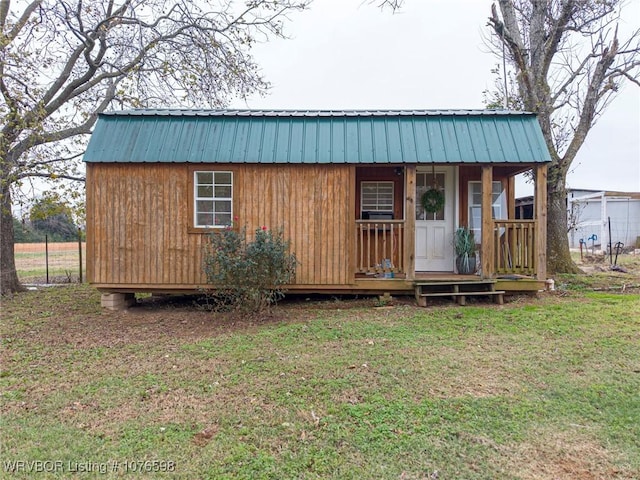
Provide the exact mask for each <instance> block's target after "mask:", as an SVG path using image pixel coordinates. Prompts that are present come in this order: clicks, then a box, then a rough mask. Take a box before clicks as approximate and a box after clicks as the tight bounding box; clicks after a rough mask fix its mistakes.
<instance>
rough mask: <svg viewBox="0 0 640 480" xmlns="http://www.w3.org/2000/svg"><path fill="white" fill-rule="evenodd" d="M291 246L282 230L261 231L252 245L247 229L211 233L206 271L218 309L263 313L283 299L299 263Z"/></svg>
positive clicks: (206, 243) (205, 265) (204, 257)
mask: <svg viewBox="0 0 640 480" xmlns="http://www.w3.org/2000/svg"><path fill="white" fill-rule="evenodd" d="M289 245H290V242H289V241H288V240H284V238H283V229H282V228H280V229H278V230H269V229H267V227H262V228H259V229H257V230H256V232H255V238H254V239H253V240H252V241H248V240H247V235H246V228H242V229H239V230H236V229H233V228H231V227H228V228H225V229H224V230H221V231H216V232H212V233H210V234H209V235H208V237H207V241H205V244H204V248H205V251H204V256H203V259H204V266H203V267H204V272H205V274H206V277H207V282H208V283H209V284H210V285H211V286H212V287H213V293H214V295H213V298H214V299H215V301H216V307H217V308H221V307H224V308H228V309H237V310H242V311H245V312H262V311H264V310H266V309H268V308H269V307H270V306H271V305H273V304H275V303H276V302H277V301H278V300H279V299H281V298H282V297H283V296H284V291H285V290H284V288H283V287H284V285H287V284H288V283H291V282H292V281H293V279H294V278H295V270H296V264H297V260H296V257H295V255H294V254H293V253H289Z"/></svg>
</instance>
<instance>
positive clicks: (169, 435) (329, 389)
mask: <svg viewBox="0 0 640 480" xmlns="http://www.w3.org/2000/svg"><path fill="white" fill-rule="evenodd" d="M145 300H149V302H147V303H145V304H144V305H143V306H141V307H134V308H132V309H130V310H129V311H127V312H102V311H101V310H100V307H99V296H98V294H97V293H96V292H94V291H93V290H92V289H91V288H90V287H88V286H86V285H70V286H61V287H55V288H49V289H45V290H41V291H38V292H29V293H25V294H20V295H17V296H15V297H13V298H9V299H3V305H2V325H1V334H2V358H3V361H2V371H1V373H0V386H1V388H2V403H1V413H2V418H1V424H0V427H1V428H0V432H1V436H2V451H1V455H0V457H1V458H2V462H3V467H2V468H3V470H2V475H6V473H7V470H8V469H9V468H10V467H13V468H14V469H16V466H17V470H19V471H17V472H15V477H16V478H31V477H33V471H35V470H32V471H31V472H30V471H29V470H28V469H29V468H40V469H41V470H46V469H47V466H48V467H49V468H48V469H49V470H50V471H49V472H44V473H41V474H39V475H38V477H37V478H53V477H57V478H63V477H64V478H66V477H68V476H69V475H70V472H72V471H77V470H82V469H85V470H87V469H93V471H92V472H88V473H86V474H82V473H80V474H78V475H79V476H80V477H82V478H93V477H99V478H112V477H117V476H125V474H126V473H132V471H133V470H137V471H136V473H135V475H137V476H138V478H142V477H147V476H149V473H147V471H152V470H158V471H160V472H159V476H161V477H162V476H164V477H165V478H247V479H249V478H251V479H253V478H258V479H260V478H265V479H266V478H269V479H271V478H273V479H289V478H306V479H313V478H336V479H350V478H353V479H369V478H371V479H379V478H385V479H386V478H390V479H431V478H438V479H576V478H577V479H581V478H606V479H611V478H619V479H623V478H624V479H632V478H640V421H639V419H640V393H639V392H640V296H639V295H638V294H637V290H636V293H628V292H627V293H624V294H619V293H602V292H600V293H594V292H584V291H578V292H576V291H564V290H563V291H560V292H557V294H556V295H543V296H542V297H541V298H538V299H530V298H525V297H522V298H514V299H511V301H509V302H508V303H507V304H505V305H504V306H497V305H494V304H491V303H480V302H479V303H474V304H472V305H469V306H467V307H457V306H454V305H453V304H450V303H446V302H442V303H441V304H438V305H436V306H432V307H429V308H425V309H420V308H417V307H415V306H413V305H411V303H410V302H397V303H396V304H395V305H394V306H391V307H384V308H376V307H375V305H376V302H375V301H374V300H373V299H369V300H353V301H348V300H337V299H333V300H326V301H324V302H317V301H313V300H310V301H305V300H304V299H302V300H300V301H296V302H288V303H285V304H284V305H282V306H281V307H279V308H278V309H277V310H276V312H275V313H274V315H273V316H272V317H270V318H268V319H264V320H257V319H241V318H234V317H232V316H229V315H224V314H213V313H210V312H206V311H204V310H203V309H202V308H200V307H198V306H197V305H193V304H191V303H189V302H186V303H182V304H180V305H176V304H172V303H159V304H153V303H151V300H150V299H145ZM14 461H22V462H24V465H23V464H16V463H7V462H14ZM32 461H42V462H46V461H48V462H60V463H59V464H55V463H51V464H28V463H27V462H32ZM133 462H139V463H133ZM145 462H146V463H145ZM21 465H23V466H21ZM101 469H106V470H107V474H106V475H101V474H100V470H101ZM140 469H142V470H144V472H143V473H142V474H140V472H139V470H140ZM127 470H128V472H127ZM166 470H171V471H168V472H167V471H166ZM163 471H164V472H163ZM2 475H0V476H2Z"/></svg>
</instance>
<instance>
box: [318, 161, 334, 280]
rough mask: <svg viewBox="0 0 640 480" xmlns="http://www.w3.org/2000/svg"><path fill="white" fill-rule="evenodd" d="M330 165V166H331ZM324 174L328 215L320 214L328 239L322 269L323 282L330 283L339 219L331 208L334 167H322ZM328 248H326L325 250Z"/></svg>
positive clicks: (325, 244)
mask: <svg viewBox="0 0 640 480" xmlns="http://www.w3.org/2000/svg"><path fill="white" fill-rule="evenodd" d="M331 167H332V166H331ZM323 170H324V176H325V182H326V189H325V199H324V202H325V204H326V206H327V212H328V213H329V215H326V216H325V215H320V217H321V219H320V221H321V222H322V231H323V232H325V234H326V235H327V237H328V238H327V240H328V241H323V242H322V243H323V246H322V248H323V255H322V257H323V260H324V269H325V274H324V278H325V282H326V283H331V282H330V279H331V276H332V274H333V272H332V268H331V263H332V260H333V256H334V255H335V249H334V248H333V247H334V244H333V235H334V233H335V225H336V222H337V221H339V219H338V217H336V216H335V213H336V212H335V211H334V210H333V207H334V204H335V197H334V195H335V191H334V190H333V183H334V182H335V176H336V175H335V169H334V168H330V169H329V168H324V169H323ZM327 248H328V250H327Z"/></svg>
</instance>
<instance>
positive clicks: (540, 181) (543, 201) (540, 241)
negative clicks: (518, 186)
mask: <svg viewBox="0 0 640 480" xmlns="http://www.w3.org/2000/svg"><path fill="white" fill-rule="evenodd" d="M535 174H536V175H535V199H534V218H535V219H536V223H535V239H536V241H535V243H536V245H535V248H536V250H535V251H536V278H537V279H538V280H542V281H544V280H546V279H547V164H546V163H543V164H540V165H538V166H537V167H536V168H535Z"/></svg>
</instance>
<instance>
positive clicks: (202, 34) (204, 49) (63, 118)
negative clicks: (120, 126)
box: [0, 0, 309, 293]
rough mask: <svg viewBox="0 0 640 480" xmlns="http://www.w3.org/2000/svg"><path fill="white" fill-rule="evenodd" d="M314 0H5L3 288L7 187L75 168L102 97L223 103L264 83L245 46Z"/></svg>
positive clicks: (8, 264) (73, 172)
mask: <svg viewBox="0 0 640 480" xmlns="http://www.w3.org/2000/svg"><path fill="white" fill-rule="evenodd" d="M308 3H309V0H247V1H245V2H239V1H235V2H234V1H233V0H199V1H193V0H101V1H98V0H96V1H82V0H33V1H26V0H25V1H20V2H15V3H12V2H10V1H9V0H0V96H1V97H0V231H1V232H2V237H1V239H0V292H3V293H7V292H12V291H16V290H18V289H19V288H20V285H19V283H18V278H17V275H16V272H15V264H14V251H13V242H14V233H13V218H12V215H11V204H12V193H14V194H15V193H16V191H17V190H16V187H17V186H19V185H20V183H21V182H23V181H25V180H27V179H29V178H33V177H41V178H47V179H59V178H64V179H71V180H82V179H83V178H82V171H81V165H80V162H79V160H80V156H81V154H82V152H83V149H84V145H85V143H86V141H87V136H88V135H89V133H90V132H91V128H92V127H93V125H94V123H95V121H96V119H97V114H98V113H99V112H101V111H104V110H105V109H106V108H108V107H119V108H129V107H140V106H146V107H153V106H162V107H167V106H181V107H195V108H201V107H202V106H208V107H220V106H223V105H224V104H225V103H226V102H227V101H228V99H229V98H230V97H231V96H238V95H239V96H240V97H246V96H247V95H248V94H250V93H253V92H255V91H265V89H266V88H267V86H268V85H267V84H266V83H265V81H264V80H263V79H262V78H261V76H260V74H259V72H258V69H257V66H256V65H255V63H254V61H253V59H252V57H251V55H250V51H251V47H252V45H253V44H254V43H255V42H257V41H262V40H266V39H267V38H268V37H269V36H272V35H275V36H282V34H283V33H282V32H283V30H282V28H283V22H284V20H285V19H286V16H287V14H288V13H289V12H292V11H295V10H301V9H303V8H305V7H306V5H307V4H308Z"/></svg>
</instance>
